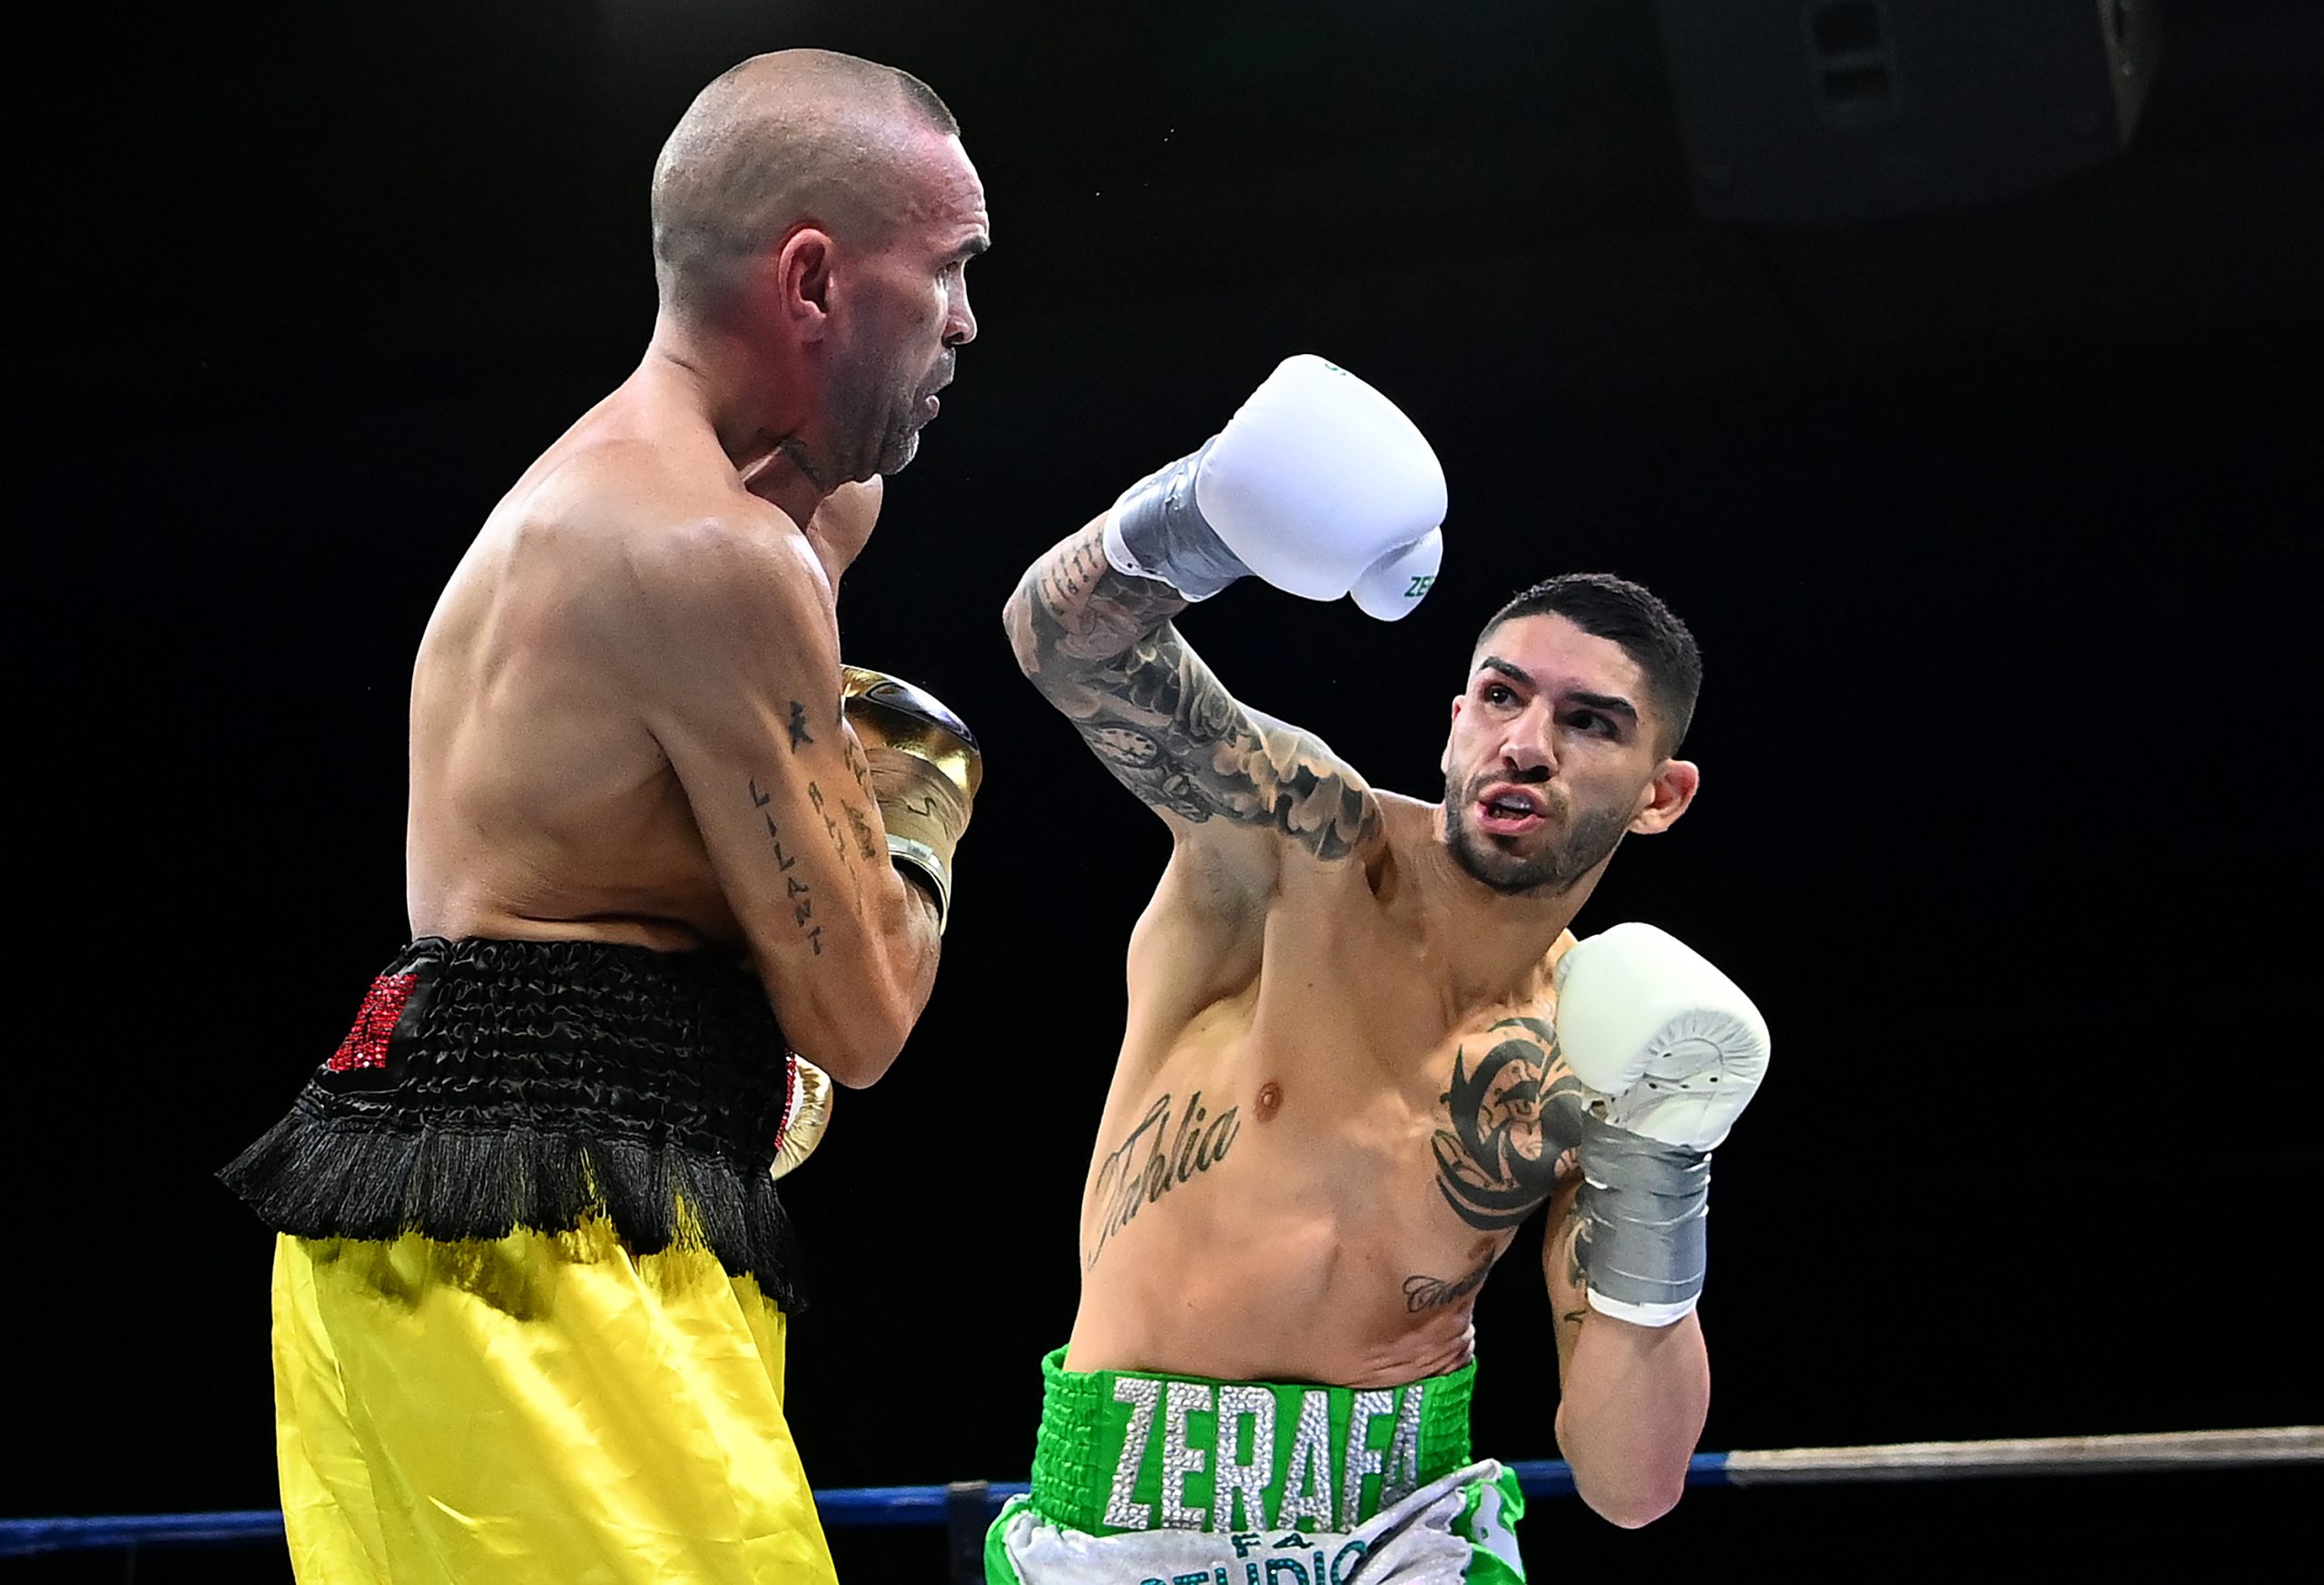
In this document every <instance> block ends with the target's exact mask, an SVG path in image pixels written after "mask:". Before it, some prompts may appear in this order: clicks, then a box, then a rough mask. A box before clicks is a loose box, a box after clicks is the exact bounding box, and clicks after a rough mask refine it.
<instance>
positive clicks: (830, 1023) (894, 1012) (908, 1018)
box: [773, 930, 935, 1089]
mask: <svg viewBox="0 0 2324 1585" xmlns="http://www.w3.org/2000/svg"><path fill="white" fill-rule="evenodd" d="M920 937H921V932H919V931H917V930H913V931H909V932H908V933H906V934H905V935H904V937H903V939H901V940H884V939H877V938H875V939H873V940H871V941H868V942H867V943H866V944H865V947H864V949H863V950H862V951H861V952H860V954H858V955H856V956H855V960H854V961H852V962H843V961H835V960H832V959H830V958H826V959H824V960H822V962H821V963H820V964H818V965H816V966H815V968H816V969H817V970H832V972H829V973H823V972H816V971H813V970H811V971H810V973H809V974H808V975H806V976H803V977H798V978H794V980H793V985H792V987H791V988H790V989H792V990H793V994H791V995H788V996H785V995H783V989H782V988H780V987H778V989H776V991H775V994H774V996H773V1001H774V1009H775V1016H776V1018H777V1019H780V1020H781V1022H782V1024H783V1034H784V1036H785V1038H786V1039H789V1041H790V1042H791V1046H792V1048H793V1050H795V1051H797V1052H798V1053H799V1055H801V1056H802V1057H804V1058H807V1060H808V1061H810V1062H812V1063H813V1064H814V1065H815V1066H816V1067H818V1068H822V1070H823V1071H824V1072H825V1073H828V1074H830V1075H831V1076H832V1082H834V1083H836V1084H840V1085H843V1086H845V1087H846V1088H849V1089H862V1088H866V1087H867V1086H870V1085H873V1084H876V1083H878V1082H879V1081H880V1079H881V1076H882V1075H884V1074H885V1073H886V1072H887V1071H888V1069H889V1068H891V1067H892V1066H893V1065H894V1063H895V1060H896V1058H897V1057H898V1056H900V1055H901V1053H902V1051H903V1048H904V1042H905V1041H906V1040H907V1039H910V1038H911V1031H912V1028H913V1026H914V1025H916V1024H917V1023H919V1021H920V1015H921V1010H922V1009H925V1008H926V1007H927V1005H928V995H929V991H930V990H931V989H932V984H931V982H932V981H933V980H934V978H935V949H934V947H933V946H932V945H931V943H930V942H929V941H923V940H921V939H920ZM799 978H803V979H805V980H807V981H808V982H807V983H806V984H804V985H802V984H800V983H799V982H798V979H799Z"/></svg>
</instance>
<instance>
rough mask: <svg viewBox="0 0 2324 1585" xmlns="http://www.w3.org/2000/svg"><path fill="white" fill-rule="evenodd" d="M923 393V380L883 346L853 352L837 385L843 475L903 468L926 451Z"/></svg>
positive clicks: (835, 428) (834, 407)
mask: <svg viewBox="0 0 2324 1585" xmlns="http://www.w3.org/2000/svg"><path fill="white" fill-rule="evenodd" d="M933 372H934V371H933V370H930V371H929V373H930V374H933ZM920 404H921V390H920V388H919V385H918V383H917V382H916V381H915V380H914V379H911V378H909V377H907V376H906V375H905V373H904V371H903V370H902V369H900V368H899V367H898V366H897V362H896V359H894V358H893V357H891V356H886V355H883V352H882V350H881V349H878V348H865V349H859V350H858V352H857V353H856V354H855V355H853V356H852V357H850V358H849V359H847V361H846V364H845V365H844V366H843V367H842V369H841V370H840V371H839V378H838V379H835V380H834V381H833V382H832V400H831V416H832V447H833V450H834V451H835V452H837V453H839V455H838V456H836V457H835V458H834V459H833V460H834V462H835V464H836V467H835V469H834V471H835V472H836V473H837V475H838V476H839V477H841V478H845V479H867V478H870V477H872V476H873V475H874V474H879V475H883V476H884V475H887V474H891V473H900V472H901V471H902V470H903V468H904V467H905V465H906V464H908V463H910V462H911V459H912V458H914V457H916V456H918V455H919V453H920V424H921V420H920Z"/></svg>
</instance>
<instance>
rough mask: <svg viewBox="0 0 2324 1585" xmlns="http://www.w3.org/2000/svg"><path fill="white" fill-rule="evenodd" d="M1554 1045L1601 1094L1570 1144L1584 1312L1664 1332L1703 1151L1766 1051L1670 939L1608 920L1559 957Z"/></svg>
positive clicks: (1695, 1224)
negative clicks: (1577, 1168) (1576, 1176)
mask: <svg viewBox="0 0 2324 1585" xmlns="http://www.w3.org/2000/svg"><path fill="white" fill-rule="evenodd" d="M1556 985H1557V995H1558V1003H1557V1034H1558V1049H1559V1052H1560V1054H1561V1056H1562V1057H1563V1058H1564V1059H1565V1063H1566V1066H1567V1068H1570V1069H1571V1071H1572V1073H1573V1076H1574V1077H1575V1078H1579V1079H1580V1080H1581V1082H1582V1083H1583V1084H1585V1085H1587V1086H1588V1087H1589V1088H1590V1089H1592V1090H1594V1091H1596V1092H1597V1096H1598V1098H1596V1099H1595V1100H1593V1101H1592V1102H1591V1103H1590V1105H1589V1107H1588V1108H1587V1110H1586V1113H1585V1114H1584V1115H1581V1116H1579V1117H1573V1118H1571V1119H1570V1120H1569V1121H1568V1125H1567V1126H1569V1127H1571V1129H1572V1130H1573V1131H1575V1132H1577V1133H1578V1135H1579V1143H1578V1144H1577V1146H1576V1153H1577V1156H1578V1158H1579V1161H1580V1165H1581V1175H1582V1188H1581V1195H1580V1196H1579V1198H1578V1200H1577V1204H1576V1209H1577V1211H1578V1213H1579V1214H1580V1215H1581V1218H1582V1233H1581V1242H1580V1243H1579V1244H1578V1245H1577V1246H1576V1249H1577V1254H1578V1255H1579V1256H1580V1258H1581V1265H1582V1269H1583V1272H1584V1274H1585V1275H1587V1277H1588V1278H1589V1282H1590V1307H1591V1308H1593V1309H1595V1310H1598V1311H1600V1313H1602V1314H1610V1315H1615V1316H1618V1317H1620V1319H1622V1320H1626V1321H1632V1322H1636V1323H1638V1324H1641V1325H1647V1326H1667V1325H1669V1324H1671V1323H1672V1322H1674V1321H1677V1320H1678V1319H1679V1317H1681V1316H1683V1315H1685V1314H1688V1312H1689V1311H1691V1310H1692V1309H1693V1308H1694V1307H1695V1303H1696V1301H1697V1299H1698V1298H1699V1297H1700V1295H1701V1293H1702V1284H1703V1272H1704V1265H1705V1261H1704V1252H1705V1237H1704V1217H1705V1214H1706V1210H1707V1206H1708V1196H1709V1188H1710V1152H1711V1151H1712V1150H1713V1149H1715V1148H1716V1147H1718V1145H1719V1143H1720V1142H1721V1141H1723V1140H1724V1139H1725V1138H1726V1137H1727V1133H1728V1129H1729V1128H1730V1127H1733V1126H1734V1122H1735V1119H1736V1117H1738V1116H1739V1115H1740V1114H1741V1113H1742V1110H1743V1108H1745V1107H1746V1106H1748V1105H1749V1104H1750V1101H1751V1098H1752V1097H1753V1096H1754V1095H1756V1094H1758V1088H1759V1081H1760V1079H1761V1078H1763V1077H1764V1076H1765V1075H1766V1073H1767V1069H1768V1055H1769V1044H1768V1026H1767V1021H1766V1020H1765V1019H1762V1018H1761V1017H1760V1016H1759V1009H1758V1008H1756V1007H1754V1006H1752V1005H1751V999H1750V998H1749V997H1748V996H1746V995H1744V994H1743V992H1742V990H1741V989H1740V988H1738V986H1737V985H1736V983H1735V982H1734V981H1733V980H1729V979H1728V977H1727V976H1726V975H1724V974H1722V973H1720V972H1719V971H1718V970H1717V969H1715V968H1713V967H1712V966H1711V964H1710V962H1709V960H1706V959H1705V958H1704V957H1703V956H1702V955H1701V954H1700V953H1699V952H1697V951H1695V950H1694V949H1692V948H1691V947H1689V946H1687V945H1686V944H1685V943H1684V942H1682V941H1680V940H1678V938H1676V937H1675V936H1672V935H1670V934H1669V933H1667V932H1666V931H1663V930H1657V929H1656V928H1655V927H1654V926H1652V925H1649V924H1637V923H1630V924H1619V925H1616V926H1614V927H1613V928H1612V929H1610V930H1605V931H1602V932H1600V934H1598V935H1595V936H1591V937H1590V938H1589V939H1587V940H1582V941H1579V942H1577V943H1575V944H1574V945H1573V946H1572V947H1571V948H1569V949H1567V950H1566V953H1565V956H1564V957H1562V958H1561V959H1559V960H1558V966H1557V972H1556Z"/></svg>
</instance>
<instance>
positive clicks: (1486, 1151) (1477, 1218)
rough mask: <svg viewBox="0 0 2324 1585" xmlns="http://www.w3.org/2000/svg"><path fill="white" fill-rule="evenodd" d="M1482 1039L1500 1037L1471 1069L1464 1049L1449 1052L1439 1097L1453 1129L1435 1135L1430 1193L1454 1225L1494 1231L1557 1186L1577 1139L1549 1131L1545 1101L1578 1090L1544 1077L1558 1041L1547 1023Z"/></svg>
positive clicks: (1508, 1028) (1568, 1080) (1503, 1026)
mask: <svg viewBox="0 0 2324 1585" xmlns="http://www.w3.org/2000/svg"><path fill="white" fill-rule="evenodd" d="M1486 1034H1487V1035H1488V1036H1492V1035H1499V1036H1500V1037H1501V1039H1498V1040H1496V1041H1494V1043H1493V1045H1492V1047H1491V1048H1489V1049H1487V1050H1486V1051H1484V1052H1483V1053H1482V1054H1481V1055H1480V1056H1479V1057H1478V1058H1476V1059H1475V1061H1474V1062H1473V1064H1472V1062H1471V1060H1470V1058H1469V1052H1468V1048H1467V1047H1466V1046H1465V1045H1463V1046H1462V1047H1461V1048H1459V1049H1458V1050H1456V1051H1455V1052H1454V1053H1453V1057H1452V1087H1451V1088H1448V1089H1447V1090H1445V1092H1444V1093H1443V1096H1442V1097H1440V1099H1442V1100H1443V1102H1444V1106H1445V1110H1446V1111H1447V1112H1448V1113H1449V1114H1450V1121H1451V1123H1452V1127H1449V1128H1440V1129H1438V1130H1437V1133H1436V1139H1435V1151H1436V1187H1437V1191H1438V1192H1439V1193H1441V1194H1442V1195H1443V1196H1444V1203H1445V1204H1446V1205H1448V1206H1452V1211H1453V1214H1454V1215H1455V1216H1459V1217H1460V1218H1461V1220H1462V1221H1463V1222H1466V1223H1467V1224H1468V1225H1469V1226H1472V1227H1475V1228H1479V1229H1481V1230H1483V1231H1486V1232H1499V1231H1501V1230H1502V1229H1503V1228H1508V1227H1514V1226H1517V1224H1518V1223H1520V1222H1521V1221H1523V1220H1524V1219H1525V1218H1526V1217H1527V1216H1531V1214H1532V1212H1533V1210H1534V1207H1536V1206H1539V1205H1541V1202H1542V1201H1544V1200H1546V1199H1548V1198H1549V1197H1550V1191H1551V1189H1553V1188H1555V1187H1556V1186H1557V1176H1558V1159H1559V1157H1561V1156H1563V1155H1564V1154H1565V1152H1566V1151H1567V1150H1569V1149H1571V1147H1573V1145H1574V1144H1575V1143H1576V1142H1577V1141H1576V1140H1572V1139H1567V1138H1564V1137H1561V1134H1560V1133H1559V1131H1558V1128H1557V1127H1555V1126H1553V1123H1552V1115H1553V1108H1551V1105H1550V1100H1551V1097H1552V1096H1554V1095H1557V1094H1559V1093H1561V1092H1562V1091H1565V1090H1568V1089H1571V1090H1575V1091H1580V1090H1581V1088H1582V1084H1581V1080H1580V1079H1578V1078H1574V1077H1573V1075H1571V1073H1561V1074H1560V1075H1559V1076H1558V1077H1557V1078H1556V1079H1554V1080H1552V1079H1551V1078H1550V1071H1551V1068H1554V1067H1555V1066H1556V1065H1557V1061H1558V1037H1557V1031H1556V1030H1555V1029H1552V1028H1551V1026H1550V1024H1549V1022H1548V1021H1547V1020H1546V1019H1502V1021H1501V1022H1500V1023H1497V1024H1495V1025H1493V1026H1492V1029H1488V1030H1487V1031H1486Z"/></svg>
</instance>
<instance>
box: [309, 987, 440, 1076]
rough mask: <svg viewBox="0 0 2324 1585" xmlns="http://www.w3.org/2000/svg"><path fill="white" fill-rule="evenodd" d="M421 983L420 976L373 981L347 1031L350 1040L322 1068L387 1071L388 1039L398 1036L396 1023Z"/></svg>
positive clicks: (343, 1041) (342, 1070) (339, 1071)
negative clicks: (412, 990) (393, 1035)
mask: <svg viewBox="0 0 2324 1585" xmlns="http://www.w3.org/2000/svg"><path fill="white" fill-rule="evenodd" d="M417 984H419V975H417V974H382V975H380V976H379V978H378V979H377V980H373V981H371V989H369V990H367V991H365V992H364V993H363V1006H362V1008H361V1009H360V1010H359V1011H358V1012H357V1013H356V1015H355V1027H354V1028H353V1029H350V1030H348V1031H347V1039H344V1040H341V1041H340V1043H339V1049H338V1051H337V1052H335V1053H334V1054H333V1055H332V1057H331V1059H330V1061H329V1062H327V1063H325V1064H324V1065H323V1066H324V1067H326V1068H330V1070H331V1071H332V1072H333V1073H344V1072H346V1071H347V1070H348V1069H349V1068H385V1067H386V1066H387V1065H388V1037H389V1035H392V1034H394V1033H395V1031H396V1020H397V1019H399V1018H401V1017H403V1004H404V1003H405V1002H407V1001H409V1000H410V999H411V988H412V987H413V986H415V985H417Z"/></svg>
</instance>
